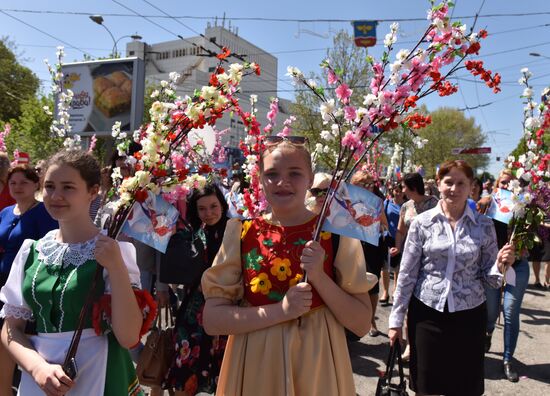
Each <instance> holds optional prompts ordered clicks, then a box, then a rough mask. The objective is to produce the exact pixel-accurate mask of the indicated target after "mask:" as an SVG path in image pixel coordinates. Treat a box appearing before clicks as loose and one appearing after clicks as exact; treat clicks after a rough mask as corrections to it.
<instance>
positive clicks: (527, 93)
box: [521, 87, 533, 98]
mask: <svg viewBox="0 0 550 396" xmlns="http://www.w3.org/2000/svg"><path fill="white" fill-rule="evenodd" d="M521 96H523V97H524V98H532V97H533V90H532V89H531V88H529V87H527V88H525V89H524V90H523V94H522V95H521Z"/></svg>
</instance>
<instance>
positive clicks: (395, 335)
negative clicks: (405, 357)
mask: <svg viewBox="0 0 550 396" xmlns="http://www.w3.org/2000/svg"><path fill="white" fill-rule="evenodd" d="M388 337H389V338H390V345H392V346H393V343H394V342H395V341H396V340H397V341H398V342H401V341H402V340H403V330H401V327H394V328H391V329H390V330H389V332H388Z"/></svg>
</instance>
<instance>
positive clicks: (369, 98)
mask: <svg viewBox="0 0 550 396" xmlns="http://www.w3.org/2000/svg"><path fill="white" fill-rule="evenodd" d="M377 101H378V98H377V96H376V95H373V94H371V93H370V94H368V95H365V100H363V104H364V105H365V106H371V105H373V104H376V102H377Z"/></svg>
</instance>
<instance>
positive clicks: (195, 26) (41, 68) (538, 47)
mask: <svg viewBox="0 0 550 396" xmlns="http://www.w3.org/2000/svg"><path fill="white" fill-rule="evenodd" d="M455 4H456V6H455V10H454V12H453V19H456V20H461V21H462V22H464V23H466V25H467V26H468V28H469V27H470V26H471V25H472V23H473V21H474V19H473V16H474V15H475V14H476V13H477V12H478V11H479V10H480V7H481V12H480V15H481V16H480V17H479V18H478V20H477V24H476V29H479V28H484V29H486V30H488V32H489V37H488V38H487V39H485V40H484V41H483V42H482V50H481V52H480V58H481V59H482V60H484V64H485V66H486V68H488V69H490V70H493V71H496V72H499V73H500V74H501V75H502V81H503V83H502V92H500V93H499V94H497V95H495V94H493V93H492V91H491V90H490V89H488V88H487V87H485V86H484V85H483V84H482V83H475V82H473V80H474V78H473V77H472V76H470V75H469V74H467V72H466V71H465V70H461V71H458V72H457V74H456V75H457V76H461V77H464V79H462V80H460V82H459V92H458V93H457V94H455V95H453V96H451V97H445V98H440V97H439V96H437V95H435V96H433V95H432V96H430V97H428V98H426V99H424V100H423V102H422V103H424V104H426V105H427V107H428V109H429V110H435V109H437V108H438V107H442V106H447V107H455V108H460V109H465V110H464V112H465V115H466V116H467V117H473V118H474V119H475V122H476V124H477V125H479V126H480V127H481V129H482V131H483V133H485V134H486V135H487V141H486V144H485V146H490V147H491V148H492V154H491V155H490V157H491V163H490V165H489V167H488V170H489V172H491V173H493V174H496V173H498V171H499V170H500V169H501V168H502V166H503V164H502V160H503V159H504V158H506V156H507V155H508V154H509V153H510V151H512V150H513V149H514V148H515V147H516V145H517V143H518V141H519V139H520V137H521V133H522V131H521V130H522V128H521V122H522V119H523V104H522V99H521V98H520V95H521V93H522V91H523V88H522V87H521V86H520V85H519V84H518V82H517V80H518V79H519V78H520V69H521V68H523V67H528V68H529V69H530V70H531V71H532V73H533V79H532V83H533V84H532V85H533V88H534V90H535V92H536V97H539V95H538V94H539V93H540V91H541V90H542V89H543V88H544V87H545V86H547V85H550V81H549V80H550V38H548V37H550V35H549V33H550V3H549V2H548V1H547V0H524V1H512V0H508V1H502V0H485V1H483V0H458V1H455ZM152 5H154V6H156V7H158V8H159V9H161V10H162V11H164V12H166V13H168V14H169V15H170V16H173V17H175V16H178V17H182V16H188V17H191V18H180V19H178V20H177V21H176V20H174V19H170V18H158V17H154V18H150V21H153V22H155V23H156V24H154V23H151V22H150V21H148V20H146V19H145V18H141V17H138V16H129V15H135V13H138V14H141V15H146V16H153V15H156V16H158V15H163V14H162V12H161V11H159V10H158V9H155V8H154V7H153V6H152ZM428 8H429V1H426V0H384V1H378V2H375V1H372V0H339V1H338V2H329V1H326V0H316V1H296V0H292V1H291V0H278V1H255V2H254V1H242V0H233V1H230V2H228V1H225V2H221V1H215V0H210V1H203V2H197V1H193V2H191V1H185V0H180V1H175V0H95V1H93V2H91V1H89V2H76V1H68V0H57V1H55V2H53V1H47V2H46V1H39V0H34V1H31V0H2V1H0V35H1V36H9V38H10V39H11V40H13V41H14V42H15V43H16V45H17V46H18V49H19V52H21V53H22V59H24V64H25V65H26V66H27V67H29V68H30V69H32V70H33V71H34V72H35V73H36V75H37V76H38V77H39V78H40V79H41V80H43V81H42V82H43V87H44V90H47V89H48V87H49V74H48V72H47V69H46V66H45V65H44V63H43V59H44V58H48V59H50V60H52V61H53V60H54V58H55V48H56V46H58V45H64V46H65V51H66V59H65V60H66V62H70V61H75V60H81V59H82V58H83V52H86V53H89V54H90V55H92V56H95V57H101V56H107V55H108V54H109V53H110V52H111V50H112V47H113V40H112V38H111V36H109V34H108V33H107V31H106V30H105V29H103V28H102V27H101V26H99V25H97V24H95V23H93V22H92V21H91V20H90V19H89V18H88V15H78V14H75V13H86V14H101V15H103V18H104V24H105V26H107V27H108V28H109V30H110V31H111V32H112V33H113V36H114V37H115V39H117V40H118V48H119V51H120V50H121V49H124V48H125V45H126V43H127V42H128V41H129V40H131V39H130V38H129V37H124V36H129V35H132V34H135V33H137V34H139V35H140V36H142V37H143V40H144V41H146V42H147V43H149V44H151V43H157V42H162V41H169V40H174V39H177V35H181V36H183V37H192V36H196V35H197V34H196V32H201V33H202V32H204V29H205V28H206V24H207V22H208V21H210V22H213V20H214V17H216V16H217V17H218V19H219V20H221V18H222V16H223V15H224V13H225V17H226V20H227V21H229V20H231V24H232V26H237V27H238V28H239V35H240V36H241V37H243V38H244V39H246V40H248V41H250V42H252V43H253V44H255V45H257V46H258V47H260V48H262V49H264V50H266V51H268V52H271V53H272V54H274V55H275V56H277V58H278V69H279V70H278V76H277V78H278V80H279V81H278V88H279V96H280V97H283V98H287V99H292V98H293V89H294V88H293V86H292V85H291V83H290V79H289V77H287V76H285V74H286V68H287V66H288V65H293V66H296V67H298V68H299V69H300V70H302V71H303V72H304V73H306V74H307V73H309V72H311V71H314V72H319V66H318V65H319V63H320V61H321V60H322V59H323V58H324V56H325V55H326V51H327V48H329V47H330V46H331V44H332V37H333V36H334V34H335V33H336V32H337V31H339V30H341V29H345V30H347V31H348V32H349V33H350V34H351V33H352V27H351V24H350V22H349V20H363V19H365V20H379V21H381V22H379V24H378V28H377V36H378V45H376V46H375V47H372V48H371V49H369V53H370V54H371V55H373V56H374V57H375V58H378V57H379V56H380V55H381V53H382V50H383V46H382V42H383V39H384V35H385V34H386V33H387V32H388V31H389V24H390V23H391V22H392V21H393V20H399V19H417V20H413V21H400V22H399V23H400V35H399V39H398V43H397V45H396V48H397V49H399V48H411V46H413V45H414V43H416V41H417V40H418V39H419V38H420V36H421V35H422V33H423V32H424V30H425V28H426V26H427V22H426V20H425V17H426V10H427V9H428ZM16 10H19V11H16ZM23 10H25V11H35V12H21V11H23ZM36 11H38V12H36ZM51 11H54V12H60V13H50V12H51ZM108 14H124V15H126V16H124V15H122V16H120V15H108ZM511 14H512V15H511ZM521 14H528V15H521ZM14 18H17V19H19V20H16V19H14ZM238 18H251V19H252V20H250V19H249V20H246V19H244V20H243V19H238ZM254 18H277V19H283V21H261V20H254ZM289 19H293V20H294V21H284V20H289ZM296 19H302V20H307V21H305V22H297V21H295V20H296ZM327 19H332V20H336V19H338V20H343V21H342V22H339V21H331V22H327V21H326V20H327ZM312 20H317V21H314V22H312ZM323 20H325V21H323ZM178 21H179V22H181V23H178ZM159 25H160V26H159ZM31 26H32V27H31ZM33 27H34V28H33ZM36 29H39V30H40V31H38V30H36ZM52 36H53V37H52ZM71 46H72V47H76V48H71ZM530 53H538V54H540V55H541V56H539V57H534V56H531V55H529V54H530ZM497 157H500V160H501V161H500V162H497V160H496V159H497Z"/></svg>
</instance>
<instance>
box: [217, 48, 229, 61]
mask: <svg viewBox="0 0 550 396" xmlns="http://www.w3.org/2000/svg"><path fill="white" fill-rule="evenodd" d="M229 55H231V51H230V50H229V48H227V47H223V48H222V53H221V54H218V55H216V58H218V59H221V60H223V59H226V58H228V57H229Z"/></svg>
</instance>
